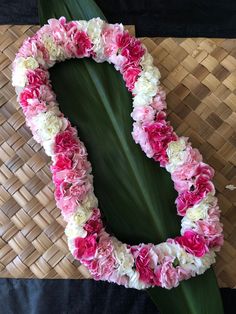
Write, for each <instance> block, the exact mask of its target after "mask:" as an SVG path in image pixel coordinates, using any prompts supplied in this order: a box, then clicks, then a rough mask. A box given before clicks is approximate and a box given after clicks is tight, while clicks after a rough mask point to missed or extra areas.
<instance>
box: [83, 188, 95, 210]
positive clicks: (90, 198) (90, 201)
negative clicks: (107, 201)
mask: <svg viewBox="0 0 236 314" xmlns="http://www.w3.org/2000/svg"><path fill="white" fill-rule="evenodd" d="M82 205H83V207H85V208H86V209H87V210H92V209H93V208H95V207H98V200H97V198H96V196H95V195H94V193H93V192H90V193H88V194H87V195H86V198H85V199H84V200H83V203H82Z"/></svg>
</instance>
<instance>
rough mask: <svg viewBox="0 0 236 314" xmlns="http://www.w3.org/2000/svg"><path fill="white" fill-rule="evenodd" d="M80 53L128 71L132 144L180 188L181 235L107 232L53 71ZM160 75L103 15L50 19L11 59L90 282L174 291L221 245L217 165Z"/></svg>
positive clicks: (70, 237)
mask: <svg viewBox="0 0 236 314" xmlns="http://www.w3.org/2000/svg"><path fill="white" fill-rule="evenodd" d="M84 57H92V58H93V59H94V60H95V61H96V62H104V61H107V62H109V63H112V64H113V65H114V67H115V69H116V70H118V71H120V73H121V74H122V76H123V79H124V81H125V83H126V86H127V88H128V90H129V91H130V92H131V93H132V96H133V111H132V113H131V116H132V118H133V120H134V123H133V131H132V136H133V138H134V141H135V142H136V143H137V144H139V145H140V146H141V148H142V150H143V151H144V153H145V154H146V155H147V157H149V158H154V160H155V161H157V162H159V163H160V165H161V167H165V169H166V170H167V171H168V172H170V174H171V178H172V180H173V182H174V187H175V189H176V191H177V192H178V197H177V199H176V201H175V203H176V207H177V213H178V215H180V216H182V222H181V231H180V233H181V235H180V236H178V237H176V238H174V239H167V241H166V242H163V243H159V244H157V245H154V244H152V243H149V244H139V245H133V246H131V245H128V244H125V243H122V242H120V241H119V240H118V239H116V238H115V237H113V236H111V235H110V234H108V233H107V232H106V231H105V228H104V225H103V222H102V220H101V213H100V210H99V208H98V201H97V199H96V197H95V195H94V191H93V177H92V174H91V170H92V169H91V164H90V163H89V161H88V160H87V152H86V148H85V146H84V145H83V143H82V142H81V141H80V140H79V138H78V135H77V131H76V129H75V128H74V127H72V126H71V124H70V122H69V121H68V120H67V119H66V118H65V117H64V116H63V114H62V113H61V112H60V111H59V107H58V103H57V101H56V96H55V94H54V93H53V91H52V86H51V84H50V80H49V73H48V69H49V68H50V67H52V66H53V65H54V64H55V63H56V62H57V61H59V62H60V61H64V60H66V59H70V58H84ZM159 80H160V72H159V70H158V69H157V68H156V67H155V66H154V65H153V58H152V56H151V55H150V54H149V53H148V51H147V49H146V47H145V46H144V45H143V44H142V43H141V42H140V40H138V39H136V38H135V37H133V36H131V35H130V34H129V33H128V32H127V31H126V30H124V28H123V25H122V24H107V23H106V22H104V21H103V20H101V19H100V18H94V19H91V20H89V21H71V22H67V21H66V19H65V18H64V17H61V18H60V19H59V20H57V19H50V20H49V21H48V24H46V25H44V26H43V27H42V28H41V29H39V30H38V32H37V33H36V34H35V35H34V36H32V37H31V38H28V39H27V40H25V41H24V43H23V45H22V47H21V48H20V50H19V52H18V53H17V55H16V58H15V60H14V63H13V76H12V82H13V86H15V88H16V92H17V94H18V101H19V103H20V105H21V107H22V109H23V112H24V115H25V118H26V123H27V125H28V126H29V128H30V129H31V131H32V133H33V137H34V139H35V140H36V141H37V142H38V143H40V144H41V145H42V146H43V147H44V149H45V152H46V154H47V155H49V156H51V158H52V166H51V171H52V178H53V182H54V185H55V199H56V203H57V206H58V207H59V208H60V209H61V212H62V215H63V217H64V219H65V220H66V221H67V226H66V229H65V233H66V235H67V238H68V246H69V249H70V251H71V252H72V254H73V256H74V257H75V258H76V259H78V260H79V261H80V262H81V263H82V264H84V265H85V266H86V267H87V268H88V270H89V271H90V273H91V275H92V277H93V278H94V279H96V280H107V281H110V282H115V283H117V284H122V285H124V286H126V287H131V288H136V289H144V288H148V287H151V286H160V287H164V288H167V289H170V288H173V287H176V286H178V284H179V282H180V281H181V280H186V279H188V278H190V277H193V276H196V275H199V274H202V273H203V272H205V271H206V269H208V268H209V267H210V265H211V264H212V263H214V262H215V252H216V251H218V250H219V249H220V247H221V245H222V244H223V235H222V225H221V223H220V221H219V215H220V211H219V207H218V205H217V198H216V197H215V196H214V194H215V188H214V185H213V183H212V177H213V174H214V171H213V169H212V168H211V167H210V166H208V165H207V164H205V163H204V162H203V161H202V156H201V154H200V153H199V151H198V150H197V149H194V148H192V147H191V144H190V143H189V141H188V138H186V137H178V136H177V135H176V133H175V132H174V131H173V128H172V127H171V126H170V124H169V122H168V121H167V120H166V113H165V109H166V102H165V92H164V91H163V89H162V88H161V86H160V85H159V84H160V82H159Z"/></svg>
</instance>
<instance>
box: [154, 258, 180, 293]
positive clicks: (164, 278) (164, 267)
mask: <svg viewBox="0 0 236 314" xmlns="http://www.w3.org/2000/svg"><path fill="white" fill-rule="evenodd" d="M155 276H156V277H157V278H158V280H159V282H160V284H159V285H160V286H161V287H163V288H166V289H171V288H173V287H177V286H178V284H179V280H180V278H179V274H178V270H177V269H176V268H175V267H174V266H173V258H172V257H171V256H169V257H165V259H164V261H163V263H162V264H161V266H160V267H158V268H157V271H156V272H155Z"/></svg>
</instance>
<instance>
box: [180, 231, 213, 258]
mask: <svg viewBox="0 0 236 314" xmlns="http://www.w3.org/2000/svg"><path fill="white" fill-rule="evenodd" d="M175 241H176V242H177V243H179V244H180V245H181V246H182V247H183V248H184V249H185V250H186V251H187V252H188V253H191V254H193V255H195V256H197V257H201V256H203V255H205V254H206V253H207V252H208V247H207V245H206V241H205V239H204V237H203V236H201V235H199V234H198V233H196V232H194V231H192V230H186V231H185V232H184V235H183V236H180V237H176V238H175Z"/></svg>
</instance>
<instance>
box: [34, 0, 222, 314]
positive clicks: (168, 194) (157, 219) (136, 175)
mask: <svg viewBox="0 0 236 314" xmlns="http://www.w3.org/2000/svg"><path fill="white" fill-rule="evenodd" d="M39 14H40V21H41V24H42V25H43V24H44V23H46V22H47V20H48V19H49V18H51V17H56V18H59V17H60V16H65V17H66V18H67V19H68V20H71V19H90V18H92V17H98V16H99V17H101V18H103V19H105V18H104V16H103V14H102V12H101V10H100V9H99V8H98V7H97V5H96V4H95V3H94V1H92V0H51V1H48V0H41V1H39ZM50 74H51V79H52V84H53V88H54V91H55V92H56V94H57V99H58V101H59V104H60V109H61V111H62V112H63V113H64V114H65V115H66V116H67V117H68V118H69V119H70V121H71V122H72V124H74V125H76V126H77V128H78V131H79V135H80V138H81V140H82V141H83V142H84V143H85V145H86V148H87V150H88V153H89V160H90V161H91V163H92V167H93V174H94V187H95V194H96V196H97V197H98V200H99V207H100V209H101V210H102V212H103V214H104V220H106V223H107V229H108V230H109V231H110V232H113V233H114V234H115V235H116V236H117V237H118V239H120V240H121V241H124V242H126V243H130V244H134V243H140V242H153V243H158V242H160V241H165V240H166V238H168V237H173V236H176V235H178V234H179V230H180V219H179V218H178V217H177V215H176V207H175V204H174V201H175V198H176V196H177V194H176V191H175V190H174V188H173V183H172V181H171V178H170V175H169V173H168V172H166V171H165V170H164V169H162V168H160V167H159V165H158V164H157V163H155V162H154V161H153V160H151V159H148V158H147V157H146V156H145V155H144V153H143V152H142V151H141V149H140V147H139V146H138V145H136V144H135V143H134V141H133V139H132V137H131V130H132V120H131V117H130V112H131V107H132V101H131V95H130V93H129V92H128V91H127V89H126V87H125V84H124V82H123V79H122V77H121V75H120V74H119V73H118V72H116V70H115V69H114V68H113V66H111V65H110V64H108V63H103V64H98V63H95V62H94V61H93V60H87V59H83V60H69V61H66V62H63V63H61V64H57V65H55V66H54V67H53V68H52V69H51V70H50ZM148 292H149V294H150V296H151V298H152V300H153V301H154V302H155V304H156V305H157V307H158V308H159V309H161V313H167V314H168V313H175V314H178V313H181V314H185V313H186V314H187V313H193V314H200V313H212V314H213V313H214V314H215V313H217V314H220V313H223V310H222V304H221V299H220V295H219V290H218V287H217V283H216V280H215V276H214V273H213V271H212V270H209V271H208V272H207V273H206V274H204V275H202V276H199V277H198V278H193V279H191V280H189V281H188V282H183V283H181V285H180V286H179V287H178V288H176V289H172V290H171V291H167V290H164V289H161V288H153V289H149V290H148Z"/></svg>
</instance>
